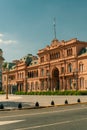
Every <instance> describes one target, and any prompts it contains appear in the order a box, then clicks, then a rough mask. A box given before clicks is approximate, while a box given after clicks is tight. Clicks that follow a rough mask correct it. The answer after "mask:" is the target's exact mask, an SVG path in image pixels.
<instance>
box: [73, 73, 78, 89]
mask: <svg viewBox="0 0 87 130" xmlns="http://www.w3.org/2000/svg"><path fill="white" fill-rule="evenodd" d="M73 76H74V79H75V81H76V90H78V70H76V71H75V72H73Z"/></svg>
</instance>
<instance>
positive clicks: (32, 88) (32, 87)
mask: <svg viewBox="0 0 87 130" xmlns="http://www.w3.org/2000/svg"><path fill="white" fill-rule="evenodd" d="M31 90H34V82H31Z"/></svg>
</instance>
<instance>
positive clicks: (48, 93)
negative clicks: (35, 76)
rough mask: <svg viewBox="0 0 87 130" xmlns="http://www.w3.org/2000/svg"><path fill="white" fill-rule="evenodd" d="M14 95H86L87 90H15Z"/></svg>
mask: <svg viewBox="0 0 87 130" xmlns="http://www.w3.org/2000/svg"><path fill="white" fill-rule="evenodd" d="M15 94H16V95H87V91H68V90H67V91H45V92H44V91H43V92H42V91H41V92H16V93H15Z"/></svg>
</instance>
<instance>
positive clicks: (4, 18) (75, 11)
mask: <svg viewBox="0 0 87 130" xmlns="http://www.w3.org/2000/svg"><path fill="white" fill-rule="evenodd" d="M54 17H55V18H56V37H57V39H58V40H60V41H61V40H70V39H72V38H78V39H79V40H82V41H87V0H0V48H1V49H2V50H3V56H4V58H5V60H6V61H8V62H9V61H10V62H11V61H12V60H15V59H20V58H21V57H23V56H25V55H27V54H28V53H32V54H33V55H36V54H37V52H38V50H39V49H41V48H44V47H45V46H46V45H48V44H50V43H51V41H52V40H53V39H54V30H53V19H54Z"/></svg>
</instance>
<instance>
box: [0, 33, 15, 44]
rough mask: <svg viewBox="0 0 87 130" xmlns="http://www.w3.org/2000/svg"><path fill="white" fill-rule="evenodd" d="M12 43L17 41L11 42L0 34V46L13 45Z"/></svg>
mask: <svg viewBox="0 0 87 130" xmlns="http://www.w3.org/2000/svg"><path fill="white" fill-rule="evenodd" d="M14 43H17V41H15V40H11V39H9V38H8V37H7V36H6V35H4V34H2V33H0V44H5V45H9V44H14Z"/></svg>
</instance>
